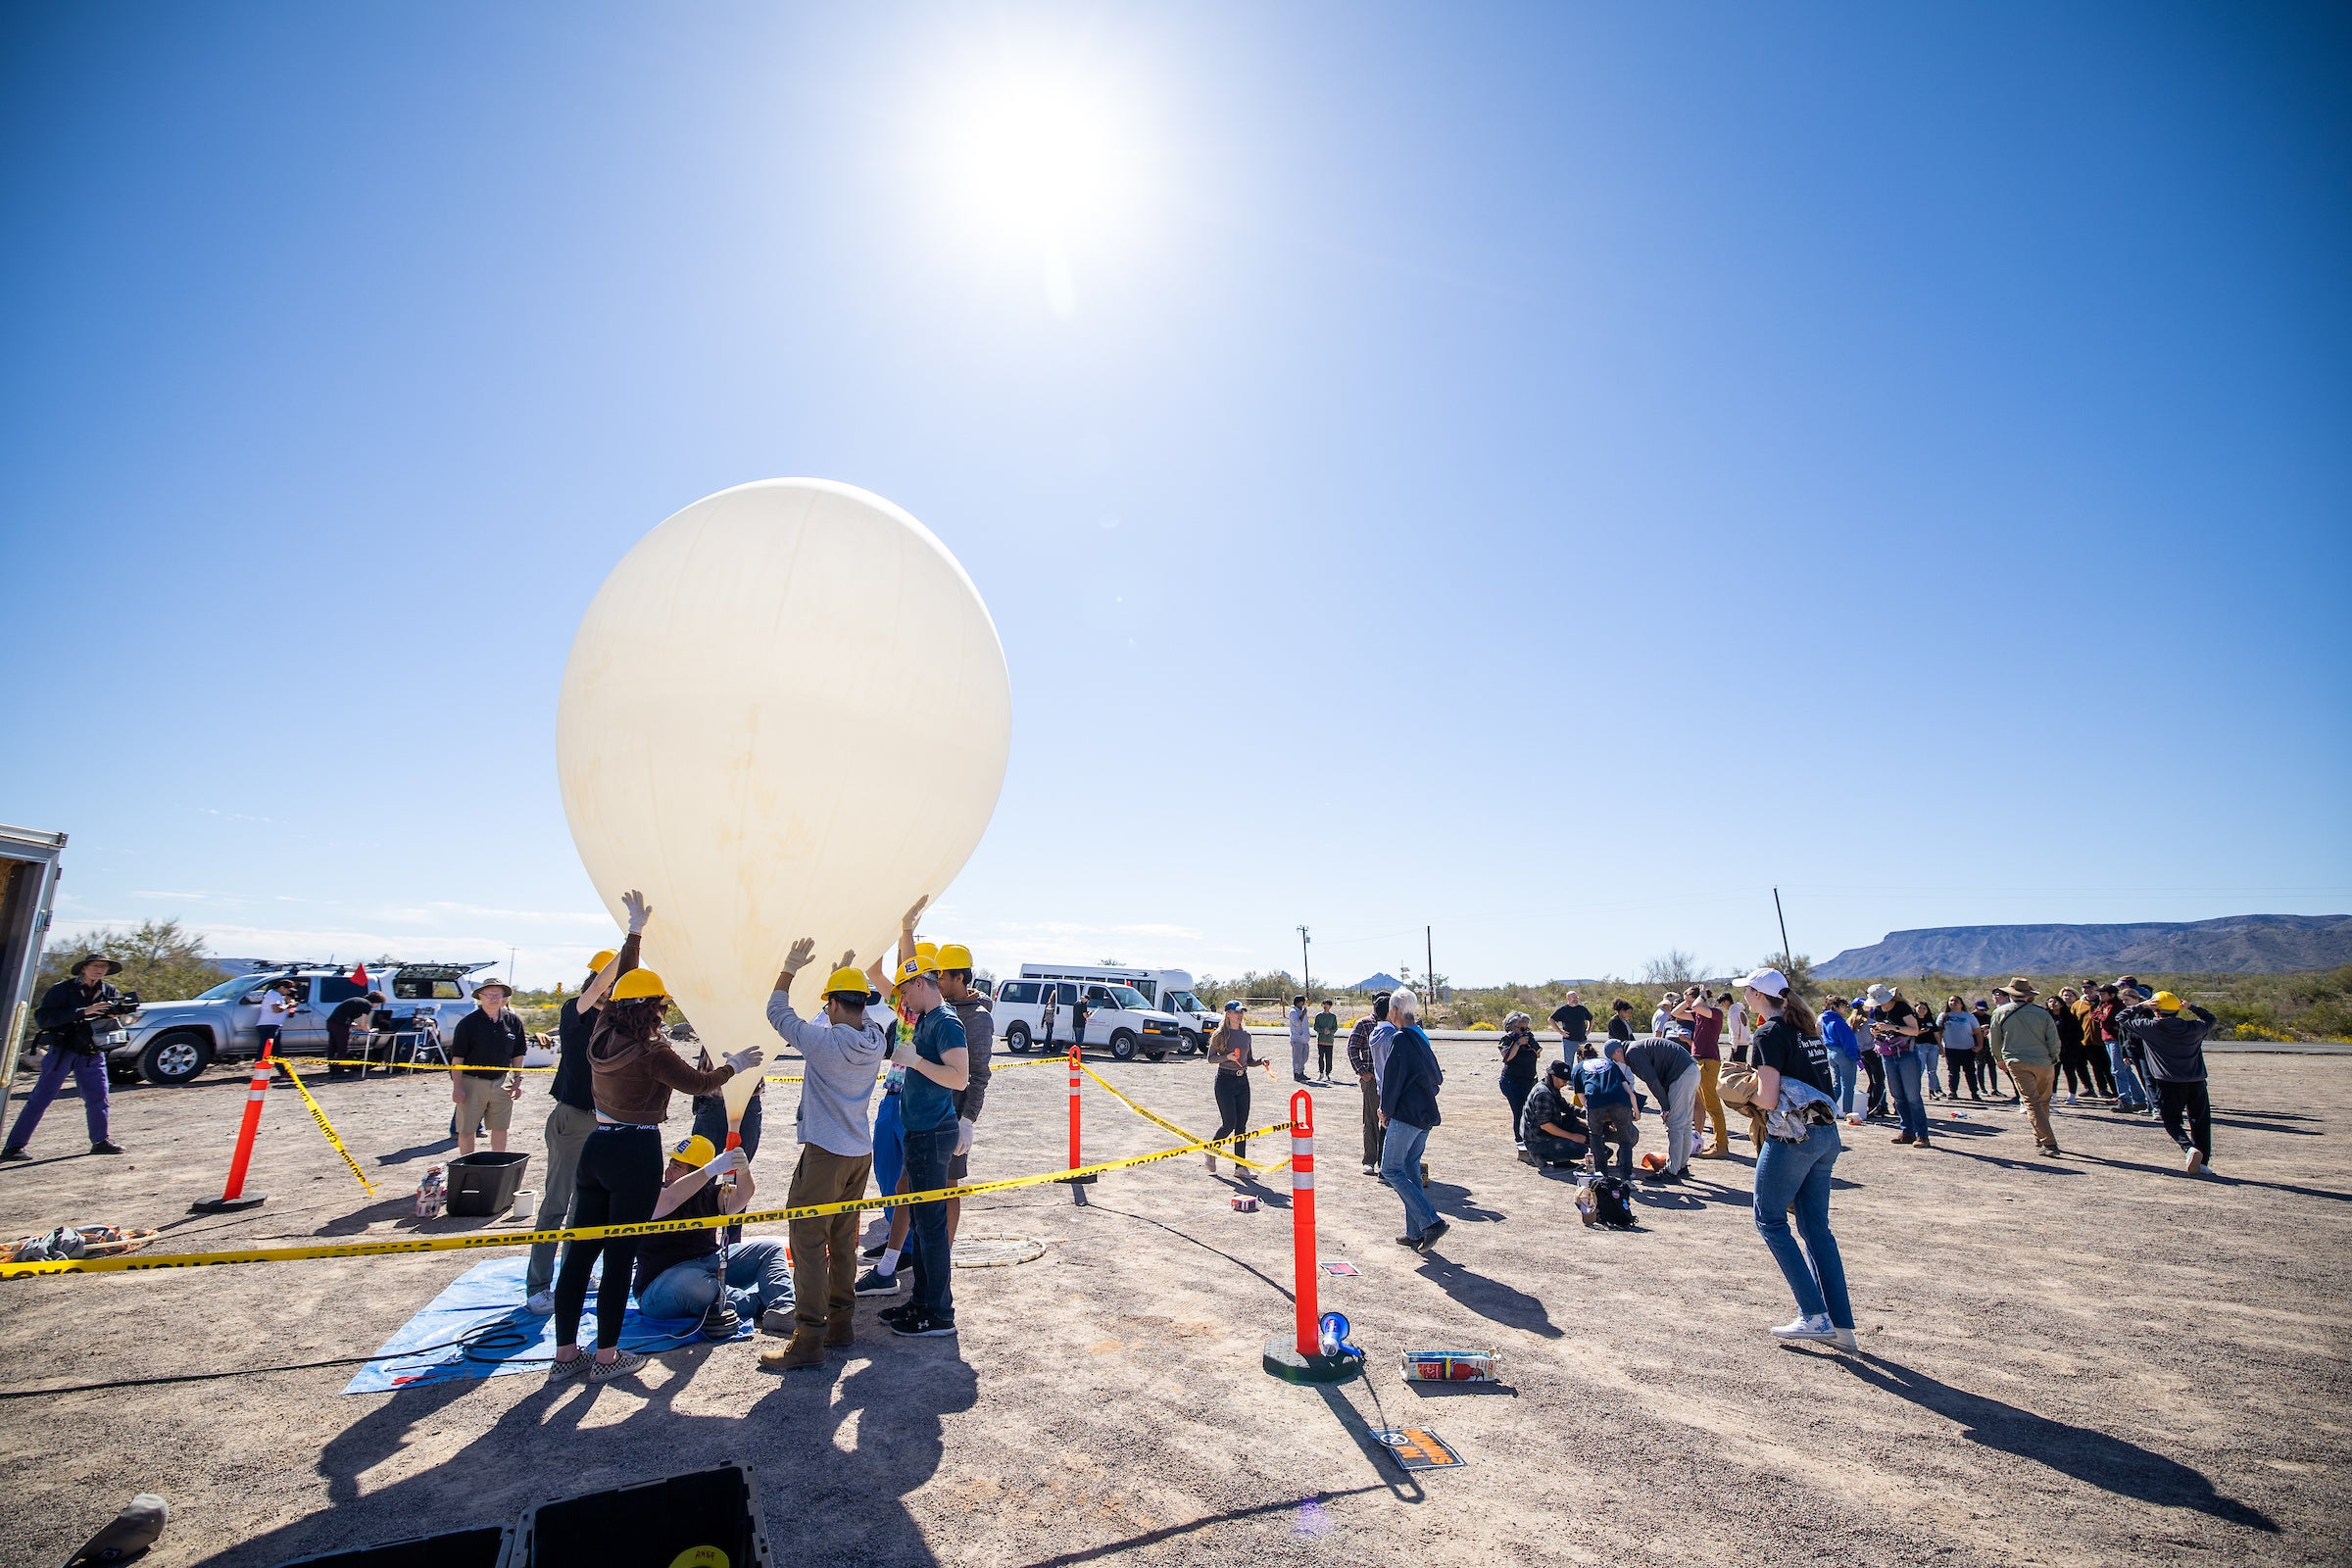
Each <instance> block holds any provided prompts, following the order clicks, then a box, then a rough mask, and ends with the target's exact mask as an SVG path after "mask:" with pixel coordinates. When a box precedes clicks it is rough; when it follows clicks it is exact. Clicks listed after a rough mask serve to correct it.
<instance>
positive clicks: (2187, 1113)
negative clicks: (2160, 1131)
mask: <svg viewBox="0 0 2352 1568" xmlns="http://www.w3.org/2000/svg"><path fill="white" fill-rule="evenodd" d="M2156 1108H2157V1109H2158V1110H2161V1111H2162V1112H2164V1130H2165V1131H2166V1132H2168V1133H2171V1134H2172V1135H2173V1142H2174V1143H2176V1144H2179V1145H2180V1147H2181V1148H2182V1149H2183V1150H2188V1149H2194V1150H2195V1151H2196V1152H2197V1153H2198V1155H2199V1156H2200V1157H2201V1158H2204V1159H2207V1160H2210V1159H2212V1158H2213V1099H2212V1097H2211V1096H2209V1095H2208V1094H2206V1092H2205V1084H2204V1081H2203V1080H2202V1079H2200V1080H2199V1081H2197V1082H2196V1083H2193V1084H2177V1083H2175V1082H2173V1081H2172V1080H2171V1079H2169V1078H2159V1079H2157V1080H2156ZM2183 1119H2185V1120H2186V1121H2187V1123H2188V1128H2187V1131H2186V1132H2185V1133H2183V1132H2182V1130H2181V1126H2180V1123H2181V1122H2182V1120H2183Z"/></svg>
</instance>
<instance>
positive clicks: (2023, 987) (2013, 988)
mask: <svg viewBox="0 0 2352 1568" xmlns="http://www.w3.org/2000/svg"><path fill="white" fill-rule="evenodd" d="M2009 994H2010V995H2011V996H2013V997H2030V996H2033V995H2034V982H2033V981H2031V980H2029V979H2027V978H2026V977H2025V976H2024V975H2022V974H2021V975H2019V976H2018V977H2017V978H2016V979H2014V980H2012V981H2010V982H2009Z"/></svg>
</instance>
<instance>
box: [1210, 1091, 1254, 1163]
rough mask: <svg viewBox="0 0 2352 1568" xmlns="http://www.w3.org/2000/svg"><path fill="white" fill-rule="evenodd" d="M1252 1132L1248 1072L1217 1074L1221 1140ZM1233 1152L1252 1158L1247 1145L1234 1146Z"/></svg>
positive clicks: (1218, 1122) (1218, 1131)
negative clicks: (1236, 1134)
mask: <svg viewBox="0 0 2352 1568" xmlns="http://www.w3.org/2000/svg"><path fill="white" fill-rule="evenodd" d="M1249 1130H1250V1075H1249V1074H1248V1073H1246V1072H1226V1071H1223V1070H1222V1069H1220V1070H1219V1071H1218V1073H1217V1131H1216V1136H1217V1137H1219V1138H1230V1137H1232V1136H1233V1135H1234V1134H1235V1133H1243V1132H1248V1131H1249ZM1233 1152H1234V1153H1235V1154H1237V1155H1239V1156H1240V1157H1241V1158H1243V1159H1248V1158H1249V1157H1250V1146H1249V1145H1248V1144H1246V1143H1241V1144H1236V1145H1234V1146H1233Z"/></svg>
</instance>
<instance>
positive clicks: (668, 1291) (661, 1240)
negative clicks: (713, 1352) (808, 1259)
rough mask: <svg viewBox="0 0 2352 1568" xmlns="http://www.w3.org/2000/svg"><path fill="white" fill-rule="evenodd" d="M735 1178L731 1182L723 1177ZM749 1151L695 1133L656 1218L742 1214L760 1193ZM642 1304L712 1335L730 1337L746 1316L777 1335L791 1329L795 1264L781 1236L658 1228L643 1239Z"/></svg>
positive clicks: (673, 1167) (676, 1157)
mask: <svg viewBox="0 0 2352 1568" xmlns="http://www.w3.org/2000/svg"><path fill="white" fill-rule="evenodd" d="M728 1175H732V1176H733V1177H734V1178H735V1181H734V1185H733V1186H732V1188H730V1187H729V1186H728V1184H727V1183H725V1182H722V1181H720V1180H719V1178H720V1177H722V1176H728ZM758 1190H759V1189H758V1185H757V1184H756V1183H755V1182H754V1181H753V1180H752V1172H751V1167H750V1165H749V1164H748V1163H747V1162H746V1161H745V1159H744V1157H743V1151H742V1150H740V1149H730V1150H728V1151H727V1152H724V1153H720V1152H718V1150H717V1149H716V1148H715V1147H713V1146H712V1144H711V1140H710V1139H708V1138H705V1137H704V1136H703V1135H702V1134H701V1133H696V1134H694V1135H693V1136H692V1137H690V1138H688V1139H687V1140H686V1141H685V1142H684V1143H682V1144H680V1145H678V1147H677V1148H676V1149H674V1150H672V1151H670V1155H669V1165H668V1168H667V1169H665V1170H664V1171H663V1172H662V1196H661V1197H660V1198H658V1199H656V1200H655V1201H654V1218H656V1219H716V1218H717V1217H718V1216H719V1215H721V1214H740V1213H742V1212H743V1211H744V1209H745V1208H747V1207H749V1206H750V1204H751V1201H752V1194H753V1193H755V1192H756V1191H758ZM635 1284H636V1290H637V1309H638V1310H639V1311H641V1312H643V1313H644V1314H645V1315H646V1316H647V1317H669V1318H678V1317H693V1318H701V1319H702V1321H703V1338H704V1339H706V1340H731V1339H733V1338H734V1337H735V1329H736V1325H737V1324H738V1323H740V1322H741V1321H742V1320H743V1319H744V1318H747V1317H750V1318H757V1319H758V1320H759V1321H760V1326H761V1327H762V1328H764V1329H766V1330H767V1332H768V1333H770V1334H787V1333H790V1332H791V1330H792V1268H791V1265H790V1264H788V1263H787V1262H786V1261H785V1260H784V1244H783V1243H781V1242H768V1241H750V1242H737V1243H735V1244H734V1245H733V1246H732V1247H722V1246H720V1245H719V1241H718V1232H717V1230H716V1229H714V1228H713V1229H704V1230H692V1231H657V1232H656V1233H655V1234H653V1235H651V1236H648V1237H647V1238H645V1240H643V1241H641V1242H639V1243H638V1244H637V1272H636V1281H635Z"/></svg>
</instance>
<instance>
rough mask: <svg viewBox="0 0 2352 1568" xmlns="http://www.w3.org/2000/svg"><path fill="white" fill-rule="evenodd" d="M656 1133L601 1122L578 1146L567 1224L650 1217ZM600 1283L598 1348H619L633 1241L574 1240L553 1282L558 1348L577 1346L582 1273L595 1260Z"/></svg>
mask: <svg viewBox="0 0 2352 1568" xmlns="http://www.w3.org/2000/svg"><path fill="white" fill-rule="evenodd" d="M661 1196H662V1135H661V1133H659V1132H658V1131H656V1130H655V1129H653V1128H651V1127H608V1126H604V1125H602V1124H600V1125H599V1126H598V1127H597V1129H596V1131H594V1132H592V1133H590V1134H589V1135H588V1142H587V1143H586V1144H584V1145H582V1146H581V1148H580V1168H579V1172H578V1174H577V1175H575V1176H574V1177H573V1178H572V1189H571V1219H570V1223H571V1224H573V1225H635V1224H639V1223H641V1222H643V1221H645V1220H649V1219H652V1218H653V1217H654V1201H655V1200H656V1199H658V1198H660V1197H661ZM600 1253H601V1254H602V1255H603V1257H604V1260H605V1273H604V1279H603V1282H602V1283H601V1284H599V1285H598V1287H597V1291H596V1348H598V1349H600V1350H609V1349H612V1348H614V1347H616V1346H618V1345H619V1344H620V1320H621V1319H622V1318H624V1317H626V1316H628V1312H629V1275H630V1274H631V1273H632V1272H633V1271H634V1270H635V1269H636V1267H637V1238H636V1237H634V1236H613V1237H608V1238H605V1239H602V1240H598V1241H588V1242H573V1243H572V1244H571V1245H570V1246H569V1247H566V1248H565V1249H564V1269H563V1272H562V1273H560V1274H558V1275H557V1276H556V1343H557V1344H558V1345H577V1344H578V1343H579V1342H580V1308H581V1307H583V1306H585V1305H586V1304H587V1301H588V1273H589V1270H591V1269H593V1268H595V1267H596V1260H597V1257H598V1255H599V1254H600Z"/></svg>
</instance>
